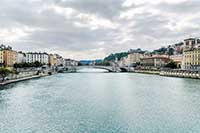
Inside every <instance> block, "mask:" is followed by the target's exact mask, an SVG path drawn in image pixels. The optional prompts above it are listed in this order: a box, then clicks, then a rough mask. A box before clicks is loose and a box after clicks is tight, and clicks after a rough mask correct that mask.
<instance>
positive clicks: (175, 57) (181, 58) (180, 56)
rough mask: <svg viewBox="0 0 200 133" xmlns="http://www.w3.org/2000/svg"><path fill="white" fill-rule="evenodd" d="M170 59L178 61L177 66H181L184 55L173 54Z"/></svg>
mask: <svg viewBox="0 0 200 133" xmlns="http://www.w3.org/2000/svg"><path fill="white" fill-rule="evenodd" d="M169 58H170V60H172V61H173V62H175V63H176V65H177V68H181V66H182V62H183V55H181V54H180V55H171V56H170V57H169Z"/></svg>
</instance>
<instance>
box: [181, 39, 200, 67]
mask: <svg viewBox="0 0 200 133" xmlns="http://www.w3.org/2000/svg"><path fill="white" fill-rule="evenodd" d="M182 69H185V70H200V40H199V39H196V38H189V39H185V40H184V50H183V62H182Z"/></svg>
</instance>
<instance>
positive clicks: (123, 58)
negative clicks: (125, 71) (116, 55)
mask: <svg viewBox="0 0 200 133" xmlns="http://www.w3.org/2000/svg"><path fill="white" fill-rule="evenodd" d="M118 65H119V66H120V67H125V66H128V62H127V57H122V58H121V59H120V60H119V61H118Z"/></svg>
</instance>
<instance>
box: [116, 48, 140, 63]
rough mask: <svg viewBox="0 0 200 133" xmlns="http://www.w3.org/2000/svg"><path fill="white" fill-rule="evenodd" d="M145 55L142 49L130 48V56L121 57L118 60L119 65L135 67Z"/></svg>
mask: <svg viewBox="0 0 200 133" xmlns="http://www.w3.org/2000/svg"><path fill="white" fill-rule="evenodd" d="M143 57H144V52H143V51H141V50H140V49H137V50H129V52H128V56H126V57H123V58H121V59H120V60H119V61H118V64H119V66H121V67H124V66H126V67H135V66H137V64H140V62H141V58H143Z"/></svg>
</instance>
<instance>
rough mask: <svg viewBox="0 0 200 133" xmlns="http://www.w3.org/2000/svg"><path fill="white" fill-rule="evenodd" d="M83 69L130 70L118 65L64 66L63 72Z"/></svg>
mask: <svg viewBox="0 0 200 133" xmlns="http://www.w3.org/2000/svg"><path fill="white" fill-rule="evenodd" d="M81 69H102V70H107V71H108V72H128V69H127V68H120V67H116V66H96V65H93V66H66V67H64V68H62V70H60V71H62V72H77V71H78V70H81Z"/></svg>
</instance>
